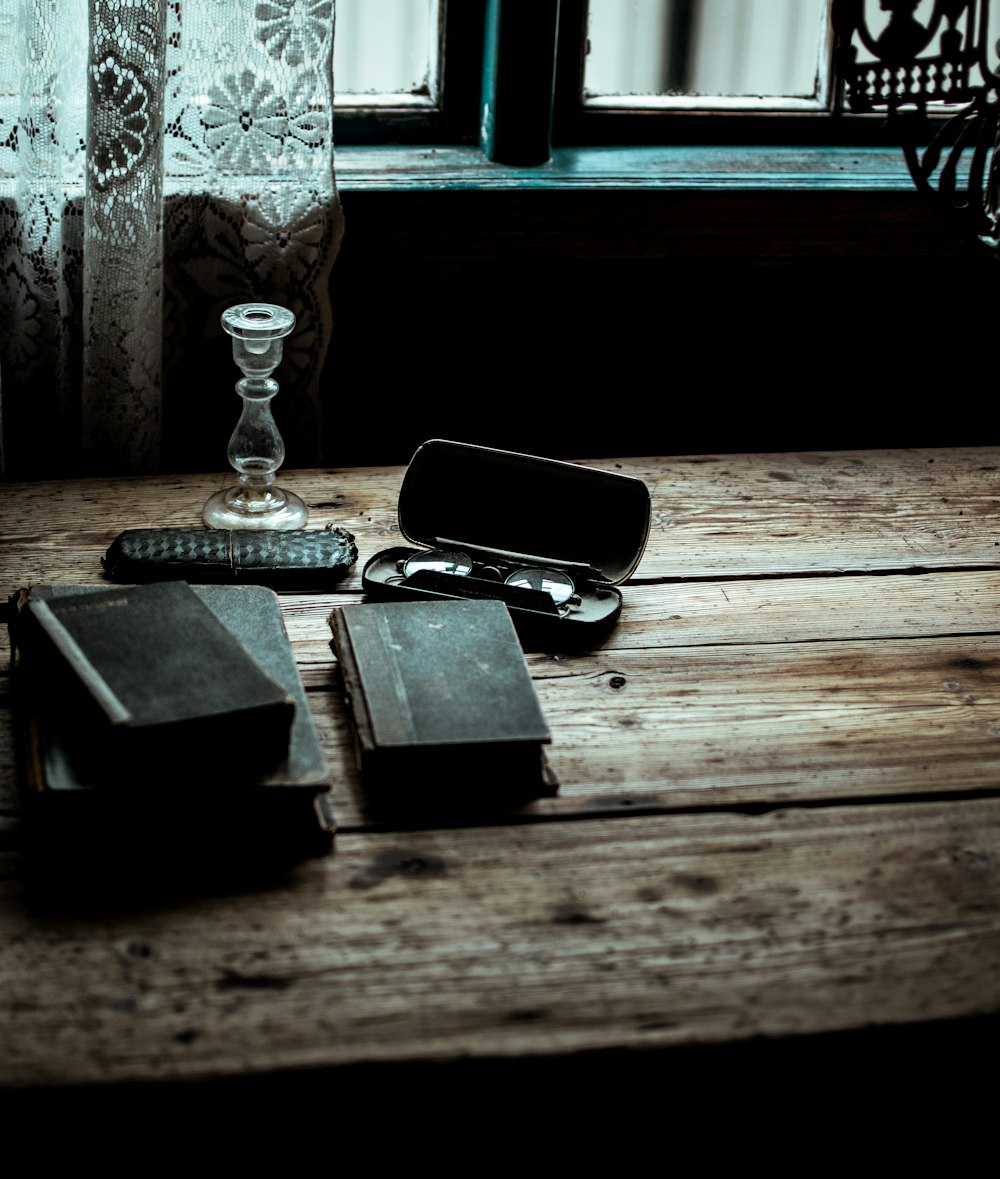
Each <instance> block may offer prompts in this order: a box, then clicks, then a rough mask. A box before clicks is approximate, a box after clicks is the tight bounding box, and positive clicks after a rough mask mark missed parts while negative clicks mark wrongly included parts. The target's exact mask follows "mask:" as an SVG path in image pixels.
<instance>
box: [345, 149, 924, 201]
mask: <svg viewBox="0 0 1000 1179" xmlns="http://www.w3.org/2000/svg"><path fill="white" fill-rule="evenodd" d="M336 166H337V184H338V188H339V189H340V190H341V191H342V192H378V191H399V190H412V191H439V190H442V189H445V190H463V189H465V190H467V189H483V190H492V191H517V190H525V189H528V190H545V189H551V190H554V191H570V190H585V191H600V190H608V191H642V190H672V191H686V192H700V191H712V190H718V189H728V190H742V191H747V192H769V191H775V190H778V191H790V190H800V191H801V190H805V191H815V192H837V191H839V192H857V191H867V192H873V191H876V192H913V191H914V185H913V181H912V180H911V178H910V174H909V172H908V171H907V167H906V163H905V161H904V159H903V153H902V151H901V149H899V148H870V147H861V148H847V147H714V146H713V147H688V146H671V147H624V148H617V147H579V148H557V149H556V150H555V151H554V152H553V154H552V159H551V160H550V161H549V162H548V163H547V164H543V165H540V166H535V167H513V166H509V165H503V164H493V163H490V162H489V161H488V160H487V159H486V158H485V156H484V155H483V153H482V152H481V151H480V150H479V149H478V148H474V147H383V146H378V147H355V146H348V147H341V148H338V149H337V155H336Z"/></svg>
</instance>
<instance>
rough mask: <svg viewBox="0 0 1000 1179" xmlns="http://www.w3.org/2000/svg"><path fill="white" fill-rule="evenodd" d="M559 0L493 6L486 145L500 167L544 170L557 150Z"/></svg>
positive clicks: (483, 128)
mask: <svg viewBox="0 0 1000 1179" xmlns="http://www.w3.org/2000/svg"><path fill="white" fill-rule="evenodd" d="M558 22H559V0H489V3H488V5H487V9H486V37H485V51H484V54H483V91H482V104H481V111H482V119H481V124H480V144H481V146H482V149H483V151H484V152H485V153H486V156H487V158H488V159H490V160H492V161H493V162H494V163H497V164H522V165H529V164H544V163H545V162H546V161H547V160H548V159H549V156H550V154H551V150H552V102H553V89H554V83H555V69H556V28H557V25H558Z"/></svg>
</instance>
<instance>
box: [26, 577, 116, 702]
mask: <svg viewBox="0 0 1000 1179" xmlns="http://www.w3.org/2000/svg"><path fill="white" fill-rule="evenodd" d="M27 609H28V614H29V615H30V616H31V617H32V618H33V620H34V623H35V630H36V633H38V634H42V635H45V637H46V638H47V639H48V642H49V643H50V644H51V645H52V647H54V648H55V651H56V652H57V654H59V655H61V656H62V658H63V659H65V660H66V662H67V663H68V664H69V665H70V667H72V668H73V669H74V671H75V672H76V674H77V675H78V676H79V677H80V679H81V681H82V682H83V683H84V684H85V685H86V687H87V690H88V691H89V693H90V695H91V696H92V697H93V699H94V701H95V702H96V703H97V705H98V706H99V707H100V709H101V711H102V712H103V713H104V714H105V715H106V716H107V718H108V720H109V721H110V722H111V723H112V724H115V725H121V724H127V723H128V721H129V720H130V719H131V715H132V714H131V713H130V712H129V710H128V709H127V708H126V707H125V705H124V704H122V702H121V701H120V700H119V699H118V697H117V696H116V695H115V694H114V692H113V691H112V690H111V688H110V687H109V686H108V684H107V683H106V682H105V680H104V678H103V677H102V676H101V675H100V673H99V672H98V671H97V669H96V668H95V667H94V665H93V664H92V663H91V661H90V660H89V659H88V658H87V656H86V655H85V654H84V652H83V650H82V648H81V647H80V644H79V643H78V642H77V641H76V640H75V639H74V638H73V636H72V635H71V634H70V633H69V631H68V630H67V629H66V627H65V626H63V624H62V622H61V621H60V620H59V618H57V617H56V615H55V613H54V612H53V611H52V610H51V609H50V608H49V605H48V603H47V602H45V601H43V600H38V599H36V600H33V601H32V602H31V603H30V605H29V606H28V608H27Z"/></svg>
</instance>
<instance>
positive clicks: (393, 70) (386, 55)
mask: <svg viewBox="0 0 1000 1179" xmlns="http://www.w3.org/2000/svg"><path fill="white" fill-rule="evenodd" d="M440 8H441V3H440V0H337V25H336V37H335V39H334V58H333V66H334V78H335V83H336V89H337V101H338V104H339V103H341V102H343V103H344V104H345V105H361V104H362V103H365V104H367V103H370V102H375V103H379V102H382V103H385V102H387V101H391V102H392V103H394V104H399V103H417V104H426V103H428V102H436V101H437V95H438V49H437V46H438V25H439V18H440Z"/></svg>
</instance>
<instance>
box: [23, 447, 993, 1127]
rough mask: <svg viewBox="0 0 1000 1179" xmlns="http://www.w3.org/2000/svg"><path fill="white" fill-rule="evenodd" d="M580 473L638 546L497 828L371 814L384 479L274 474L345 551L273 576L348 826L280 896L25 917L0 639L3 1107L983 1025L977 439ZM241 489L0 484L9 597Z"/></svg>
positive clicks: (983, 721)
mask: <svg viewBox="0 0 1000 1179" xmlns="http://www.w3.org/2000/svg"><path fill="white" fill-rule="evenodd" d="M589 465H592V466H597V467H606V468H608V469H611V470H616V471H623V472H625V473H627V474H630V475H634V476H638V477H639V478H641V479H643V480H645V481H646V483H647V484H648V486H649V489H650V491H651V494H652V501H653V518H652V530H651V533H650V537H649V542H648V546H647V548H646V550H645V554H644V556H643V559H642V562H641V564H640V565H639V567H638V570H637V572H636V574H635V575H634V576H633V577H632V578H631V579H630V580H629V582H628V583H627V584H626V585H625V586H624V587H623V594H624V598H625V607H624V611H623V614H622V617H621V620H620V622H619V624H618V625H617V627H616V628H615V630H614V631H613V633H612V634H611V635H610V636H609V637H608V638H607V639H606V640H605V641H604V642H603V643H602V644H601V645H600V646H598V647H596V648H595V649H593V650H589V651H584V652H576V653H570V652H562V651H555V650H553V651H547V652H533V653H530V654H529V655H528V656H527V660H528V665H529V668H530V671H531V673H532V676H533V679H534V683H535V686H536V689H537V692H538V695H539V698H540V701H541V704H542V708H543V710H544V713H545V715H546V718H547V720H548V722H549V725H550V728H551V731H552V738H553V740H552V745H551V748H550V750H549V758H550V762H551V765H552V767H553V769H554V771H555V772H556V774H557V775H558V778H559V781H560V783H561V786H560V790H559V793H558V796H557V797H554V798H551V799H545V800H540V801H538V802H536V803H533V804H531V805H529V806H527V807H524V808H522V809H519V810H516V811H511V812H510V813H506V814H500V815H498V816H497V819H496V822H493V823H485V822H484V823H482V824H480V825H475V826H458V827H431V828H429V829H419V828H417V829H405V830H404V829H402V828H400V829H390V828H387V827H386V826H385V825H384V824H377V823H374V822H373V821H372V820H371V819H370V818H369V817H368V816H367V815H366V808H365V806H364V798H363V793H362V788H361V783H360V781H359V778H358V775H357V772H356V770H355V766H354V762H353V755H352V748H351V743H350V738H349V730H348V725H347V720H346V714H345V706H344V702H343V699H342V697H341V693H340V691H339V688H338V684H337V679H336V675H335V664H334V658H333V655H332V653H331V649H330V646H329V640H330V634H329V628H328V625H327V621H326V620H327V617H328V615H329V613H330V611H331V609H333V608H334V607H336V606H338V605H340V604H342V603H345V602H353V601H358V600H360V599H361V597H362V595H361V591H360V569H361V565H362V564H363V562H364V561H365V560H366V559H367V558H368V557H369V556H371V555H372V554H373V553H374V552H375V551H377V550H378V549H381V548H385V547H387V546H388V545H390V544H392V543H394V542H396V541H397V540H398V532H397V523H396V515H395V505H396V498H397V493H398V489H399V485H400V480H401V477H402V474H403V469H402V468H398V467H393V468H385V469H375V468H366V469H353V470H347V469H345V470H316V471H298V472H286V473H285V474H284V476H283V482H284V483H285V485H287V486H290V487H293V488H294V489H295V490H296V491H298V492H299V493H300V494H301V495H302V496H303V497H304V498H305V500H306V501H307V503H308V504H309V505H310V508H311V513H312V515H311V520H310V526H311V527H322V526H324V525H325V524H327V523H334V524H337V525H341V526H343V527H346V528H348V529H349V530H350V531H352V532H353V533H354V534H355V536H356V538H357V542H358V546H359V550H360V554H361V560H360V561H359V563H358V566H357V569H356V571H355V574H354V575H353V576H352V577H351V578H350V579H348V580H347V581H345V582H342V583H340V584H339V585H337V586H336V587H334V588H332V589H331V590H330V592H321V593H285V594H282V609H283V614H284V617H285V620H286V624H287V627H288V631H289V634H290V636H291V639H292V642H293V645H294V649H295V653H296V656H297V659H298V662H299V665H300V668H301V671H302V675H303V678H304V680H305V683H306V686H307V689H308V692H309V699H310V702H311V705H312V707H313V710H314V714H315V718H316V721H317V723H318V726H319V728H320V731H321V735H322V739H323V741H324V743H325V748H326V752H327V754H328V756H329V759H330V762H331V766H332V769H333V778H334V782H335V785H334V794H333V798H334V803H335V810H336V815H337V819H338V822H339V830H338V834H337V837H336V843H335V849H334V852H333V853H332V854H331V855H329V856H328V857H325V858H322V859H317V860H312V861H309V862H307V863H305V864H303V865H302V866H301V868H300V869H298V870H297V871H296V872H295V873H294V875H293V877H292V879H290V880H289V881H288V882H287V883H285V884H283V885H280V886H277V887H272V888H268V889H260V890H259V891H252V892H249V893H237V894H235V895H224V896H218V895H206V896H203V897H198V898H187V899H186V900H185V901H183V902H178V903H177V904H176V905H173V904H169V903H167V904H161V905H159V906H157V907H156V908H151V909H148V910H140V911H138V912H136V911H127V910H126V911H123V912H120V913H110V912H109V913H100V914H96V915H95V914H88V915H79V914H78V915H71V914H63V915H61V914H36V913H33V912H32V911H31V910H30V909H29V908H28V907H26V905H25V902H24V898H23V896H22V892H21V887H20V876H19V858H18V806H17V798H16V789H15V787H16V775H15V760H14V752H13V736H12V724H11V713H10V703H11V685H10V683H9V675H8V672H9V660H8V659H6V658H5V659H4V673H3V676H2V677H0V705H2V710H0V838H2V843H0V849H2V858H0V865H2V875H0V1086H2V1087H3V1089H4V1090H6V1091H7V1092H8V1093H14V1092H17V1093H22V1094H29V1093H30V1094H36V1095H40V1094H44V1095H47V1096H51V1094H52V1093H54V1092H57V1091H62V1090H63V1089H66V1088H69V1089H70V1090H73V1089H76V1090H77V1092H84V1091H85V1092H94V1091H98V1090H100V1089H102V1088H103V1089H106V1087H107V1086H108V1085H109V1084H111V1083H115V1082H132V1083H144V1084H145V1086H151V1085H153V1084H154V1083H157V1082H174V1083H176V1082H188V1085H186V1086H185V1085H177V1084H174V1085H172V1086H170V1087H171V1088H173V1089H190V1087H191V1086H192V1085H197V1084H199V1083H202V1084H218V1083H224V1082H225V1081H226V1080H228V1079H232V1080H233V1082H234V1083H235V1081H236V1079H237V1078H261V1079H262V1083H263V1079H264V1078H274V1077H281V1078H283V1080H284V1081H285V1083H286V1084H291V1083H292V1078H295V1079H296V1081H297V1083H298V1084H299V1085H300V1086H301V1087H306V1086H308V1085H309V1084H310V1082H316V1083H317V1084H318V1083H319V1078H321V1077H322V1078H324V1079H325V1080H326V1081H327V1082H328V1083H329V1084H337V1083H338V1079H342V1078H344V1077H347V1076H353V1077H355V1078H357V1077H358V1076H361V1075H363V1076H365V1077H366V1078H367V1080H366V1082H365V1086H367V1087H366V1088H364V1092H365V1093H367V1094H369V1095H370V1094H371V1093H372V1091H373V1090H372V1086H374V1091H376V1092H379V1093H384V1092H385V1090H384V1089H383V1088H382V1084H383V1082H384V1081H385V1080H386V1078H388V1077H390V1076H401V1075H402V1076H408V1077H412V1076H413V1073H412V1071H411V1072H409V1073H407V1072H406V1067H405V1066H407V1065H409V1066H411V1068H417V1067H418V1066H422V1067H424V1068H425V1069H427V1068H430V1069H431V1072H430V1076H431V1077H433V1078H434V1081H433V1085H434V1086H440V1085H441V1084H442V1083H443V1082H444V1079H445V1078H447V1077H449V1076H455V1077H458V1078H459V1080H458V1083H457V1084H456V1085H455V1086H454V1087H453V1091H452V1095H453V1096H454V1095H455V1093H458V1092H461V1091H465V1090H466V1086H467V1082H468V1078H469V1077H470V1075H474V1076H476V1077H478V1076H480V1075H486V1074H485V1072H483V1073H478V1072H473V1070H474V1069H475V1068H476V1067H477V1066H481V1068H482V1069H483V1070H485V1069H487V1068H489V1069H491V1070H492V1072H491V1073H490V1075H491V1076H499V1077H510V1076H512V1075H513V1073H512V1072H511V1071H510V1070H512V1069H513V1068H514V1066H515V1065H517V1066H518V1067H519V1068H520V1069H521V1070H522V1072H521V1074H520V1075H521V1078H522V1081H523V1077H524V1076H526V1075H530V1076H533V1077H535V1078H542V1082H541V1083H542V1084H543V1085H544V1086H549V1083H550V1081H551V1079H552V1078H553V1077H554V1076H555V1075H557V1074H555V1073H553V1072H552V1071H551V1070H552V1069H553V1067H554V1065H555V1064H558V1063H559V1062H562V1063H563V1065H564V1067H563V1068H562V1070H561V1071H560V1072H559V1073H558V1076H559V1080H558V1082H553V1083H552V1085H551V1087H550V1088H548V1090H547V1092H548V1093H549V1096H551V1094H552V1092H553V1091H568V1087H571V1086H572V1084H573V1083H574V1079H575V1082H576V1083H577V1084H578V1085H579V1084H581V1083H586V1084H590V1083H592V1082H593V1083H597V1084H599V1085H600V1086H601V1088H600V1092H602V1093H604V1094H605V1098H606V1099H610V1097H611V1094H613V1093H614V1092H616V1091H617V1090H616V1089H615V1086H616V1085H622V1084H624V1083H626V1078H628V1077H630V1076H633V1075H637V1070H638V1068H639V1066H640V1065H648V1066H649V1067H650V1068H655V1069H659V1070H660V1072H659V1074H658V1075H659V1076H660V1081H659V1082H658V1084H659V1086H660V1088H658V1089H657V1092H659V1093H664V1092H666V1089H664V1088H663V1086H666V1085H668V1078H672V1080H673V1084H675V1085H676V1084H678V1083H679V1078H681V1077H683V1078H684V1079H685V1080H686V1081H691V1079H692V1078H693V1077H695V1076H697V1075H698V1074H697V1072H696V1070H697V1068H698V1067H699V1066H698V1064H697V1062H698V1061H701V1060H709V1061H712V1062H713V1064H712V1068H713V1069H714V1067H715V1063H716V1062H719V1061H720V1059H722V1058H720V1056H719V1055H717V1053H718V1052H719V1051H721V1050H722V1049H724V1048H726V1047H727V1046H728V1047H729V1049H730V1055H729V1057H726V1058H725V1059H726V1060H727V1061H728V1062H729V1064H727V1065H725V1066H724V1067H725V1068H728V1067H730V1065H731V1063H732V1061H733V1060H736V1059H741V1060H742V1059H746V1060H750V1061H754V1062H756V1061H757V1060H758V1059H759V1058H760V1057H759V1056H755V1055H749V1056H740V1055H739V1050H740V1049H741V1047H742V1048H745V1049H746V1050H747V1051H748V1052H749V1051H750V1050H751V1049H758V1050H759V1051H760V1052H763V1051H764V1050H765V1049H766V1048H767V1047H769V1046H770V1047H771V1048H773V1049H774V1050H775V1052H776V1053H778V1046H781V1045H784V1046H786V1048H787V1051H788V1052H789V1053H796V1052H797V1053H799V1055H797V1056H794V1057H788V1056H786V1057H782V1056H781V1055H780V1053H779V1054H778V1055H776V1056H773V1057H772V1058H769V1059H774V1060H776V1061H777V1062H778V1063H779V1064H780V1063H781V1062H782V1061H784V1060H789V1059H795V1060H796V1061H798V1062H799V1064H801V1062H802V1060H803V1059H808V1058H809V1057H803V1055H802V1050H803V1049H804V1048H809V1049H812V1050H813V1051H814V1052H816V1053H820V1055H819V1056H818V1057H816V1059H819V1060H824V1059H828V1056H827V1057H824V1056H823V1055H822V1052H823V1051H824V1047H823V1046H827V1047H829V1046H830V1045H833V1044H847V1045H848V1049H847V1051H849V1052H850V1053H851V1054H853V1053H855V1052H856V1051H860V1048H859V1045H861V1046H862V1047H863V1048H865V1049H867V1048H868V1047H870V1046H871V1045H872V1044H875V1045H876V1046H877V1048H876V1050H877V1052H880V1053H882V1058H883V1065H884V1064H885V1062H886V1061H887V1060H888V1059H892V1060H896V1061H897V1062H900V1067H901V1070H902V1068H903V1067H904V1065H903V1063H902V1062H905V1061H906V1060H907V1059H909V1058H908V1057H906V1054H905V1051H906V1050H904V1049H903V1048H902V1045H904V1044H907V1043H916V1044H918V1045H919V1048H918V1049H917V1050H918V1051H919V1052H920V1053H921V1054H923V1053H926V1052H927V1051H928V1045H929V1044H931V1043H932V1042H933V1044H935V1045H937V1046H938V1047H940V1048H941V1049H942V1051H944V1052H946V1053H947V1052H950V1051H952V1050H957V1047H956V1046H959V1045H961V1046H963V1047H964V1048H966V1049H968V1050H970V1051H972V1050H977V1051H978V1050H979V1049H980V1048H984V1047H985V1046H987V1045H989V1046H990V1047H994V1046H995V1045H996V1043H997V1037H996V1027H997V1013H998V1011H1000V789H998V787H1000V571H998V570H1000V447H993V448H988V447H986V448H980V449H949V450H921V451H913V450H901V451H892V450H889V451H877V452H875V451H869V452H850V453H848V452H831V453H808V454H757V455H755V454H744V455H724V456H711V455H701V456H694V457H669V458H624V459H613V458H608V459H597V460H589ZM227 482H228V478H227V477H226V476H225V475H213V476H193V475H192V476H183V477H170V478H159V479H114V480H101V481H65V482H54V483H41V484H24V485H10V484H8V485H6V486H5V488H4V490H3V497H2V501H0V502H2V509H0V510H2V516H3V524H2V536H0V545H2V548H0V559H2V566H0V568H2V578H0V581H2V582H3V584H4V585H5V586H6V591H5V592H9V591H13V590H14V589H16V588H18V587H21V586H24V585H30V584H32V583H37V582H50V581H51V582H63V581H65V582H75V583H76V582H79V583H97V582H100V581H101V579H102V574H101V567H100V558H101V556H102V555H103V553H104V551H105V549H106V548H107V546H108V545H109V544H110V542H111V541H112V540H113V538H114V537H115V536H116V535H117V533H118V532H119V531H121V530H122V529H124V528H129V527H139V526H153V525H156V526H174V527H181V526H186V527H193V526H197V525H198V522H199V511H200V507H201V505H202V503H203V502H204V500H205V499H206V497H207V496H208V495H209V494H210V493H211V492H212V491H214V490H216V489H217V488H219V487H220V486H224V485H225V484H226V483H227ZM608 524H609V526H613V522H610V521H609V522H608ZM0 643H2V644H3V645H4V648H5V654H9V649H8V648H7V636H6V634H4V635H3V636H2V638H0ZM122 887H123V889H127V881H123V883H122ZM866 1030H867V1032H866ZM904 1032H905V1033H908V1034H909V1036H910V1037H911V1038H910V1039H904V1038H903V1033H904ZM921 1032H923V1033H924V1035H923V1036H922V1037H921ZM897 1033H898V1034H897ZM866 1034H867V1036H868V1038H867V1039H859V1037H863V1036H865V1035H866ZM879 1036H881V1037H882V1038H881V1039H879V1038H878V1037H879ZM871 1037H875V1039H874V1040H873V1039H872V1038H871ZM886 1037H892V1038H890V1039H887V1038H886ZM887 1044H888V1045H890V1047H889V1049H888V1050H887V1051H883V1049H884V1048H885V1046H886V1045H887ZM713 1052H714V1053H716V1054H715V1055H713ZM922 1058H924V1057H922ZM448 1062H453V1063H452V1070H451V1071H449V1068H446V1067H444V1066H445V1065H446V1064H447V1063H448ZM462 1062H464V1064H463V1063H462ZM532 1063H534V1065H535V1066H536V1067H535V1069H534V1071H532V1072H530V1074H529V1073H528V1071H527V1070H528V1067H529V1065H531V1064H532ZM380 1066H381V1067H380ZM435 1066H436V1067H435ZM752 1067H756V1065H755V1064H754V1065H753V1066H752ZM991 1067H992V1068H993V1069H994V1071H995V1058H994V1060H993V1064H992V1065H991ZM393 1068H395V1070H396V1071H395V1073H393V1072H392V1071H391V1070H392V1069H393ZM505 1070H506V1071H505ZM866 1071H867V1070H866V1069H865V1070H860V1072H859V1073H858V1074H857V1075H856V1076H855V1083H859V1082H860V1080H861V1079H862V1077H863V1076H864V1074H865V1073H866ZM725 1075H728V1076H732V1074H730V1073H727V1074H725ZM476 1083H478V1082H476ZM564 1086H566V1087H567V1089H565V1090H564V1088H563V1087H564ZM605 1086H610V1088H606V1087H605ZM78 1087H81V1088H78ZM133 1088H138V1089H139V1090H141V1089H142V1088H143V1084H138V1085H134V1086H133ZM473 1088H474V1086H473ZM340 1091H341V1092H343V1089H341V1090H340ZM355 1091H357V1090H355ZM434 1092H440V1089H439V1088H435V1089H434ZM518 1093H519V1097H518V1102H519V1104H520V1102H521V1101H522V1099H523V1093H524V1090H518ZM411 1095H412V1091H411Z"/></svg>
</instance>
